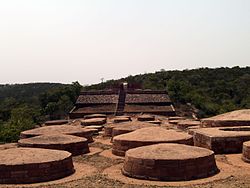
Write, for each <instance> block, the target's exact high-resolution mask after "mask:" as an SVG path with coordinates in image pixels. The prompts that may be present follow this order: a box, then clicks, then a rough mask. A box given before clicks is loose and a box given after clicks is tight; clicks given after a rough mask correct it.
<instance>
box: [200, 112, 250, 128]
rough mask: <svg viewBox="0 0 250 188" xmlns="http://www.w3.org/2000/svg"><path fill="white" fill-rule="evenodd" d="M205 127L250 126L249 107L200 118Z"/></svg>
mask: <svg viewBox="0 0 250 188" xmlns="http://www.w3.org/2000/svg"><path fill="white" fill-rule="evenodd" d="M201 122H202V125H203V126H205V127H226V126H229V127H232V126H250V109H244V110H236V111H232V112H228V113H225V114H220V115H218V116H214V117H210V118H205V119H202V121H201Z"/></svg>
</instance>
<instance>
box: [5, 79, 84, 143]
mask: <svg viewBox="0 0 250 188" xmlns="http://www.w3.org/2000/svg"><path fill="white" fill-rule="evenodd" d="M81 88H82V86H81V85H80V84H79V83H78V82H73V83H72V84H68V85H66V84H58V83H31V84H15V85H1V86H0V143H7V142H15V141H17V140H18V139H19V134H20V132H22V131H24V130H28V129H32V128H34V127H35V126H36V125H38V124H41V123H43V122H44V121H46V120H51V119H61V118H65V117H66V116H67V114H68V112H69V111H70V109H71V108H72V107H73V106H74V103H75V100H76V98H77V97H78V95H79V93H80V91H81Z"/></svg>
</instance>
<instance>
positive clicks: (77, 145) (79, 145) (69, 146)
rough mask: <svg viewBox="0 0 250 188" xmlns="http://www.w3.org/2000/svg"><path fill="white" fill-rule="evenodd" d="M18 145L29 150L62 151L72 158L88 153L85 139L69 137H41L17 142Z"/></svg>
mask: <svg viewBox="0 0 250 188" xmlns="http://www.w3.org/2000/svg"><path fill="white" fill-rule="evenodd" d="M18 145H19V146H21V147H30V148H44V149H55V150H64V151H68V152H70V153H71V154H72V155H73V156H76V155H81V154H85V153H89V146H88V141H87V139H86V138H80V137H76V136H70V135H41V136H36V137H32V138H26V139H21V140H19V141H18Z"/></svg>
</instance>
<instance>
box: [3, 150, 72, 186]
mask: <svg viewBox="0 0 250 188" xmlns="http://www.w3.org/2000/svg"><path fill="white" fill-rule="evenodd" d="M0 159H1V160H0V184H23V183H38V182H46V181H52V180H56V179H60V178H63V177H66V176H69V175H71V174H72V173H74V171H75V170H74V166H73V162H72V157H71V153H69V152H67V151H59V150H50V149H40V148H39V149H38V148H14V149H6V150H3V151H1V152H0Z"/></svg>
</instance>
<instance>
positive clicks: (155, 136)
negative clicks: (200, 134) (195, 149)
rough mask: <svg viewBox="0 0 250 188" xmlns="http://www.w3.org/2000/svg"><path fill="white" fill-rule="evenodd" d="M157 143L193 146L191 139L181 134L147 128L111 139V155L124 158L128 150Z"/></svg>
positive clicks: (158, 128) (189, 136) (157, 128)
mask: <svg viewBox="0 0 250 188" xmlns="http://www.w3.org/2000/svg"><path fill="white" fill-rule="evenodd" d="M159 143H179V144H187V145H193V138H192V136H191V135H188V134H186V133H183V132H176V131H174V130H166V129H163V128H160V127H149V128H142V129H139V130H136V131H134V132H131V133H127V134H123V135H119V136H115V137H114V138H113V147H112V153H113V154H114V155H118V156H124V155H125V152H126V151H127V150H129V149H132V148H136V147H141V146H147V145H152V144H159Z"/></svg>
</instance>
